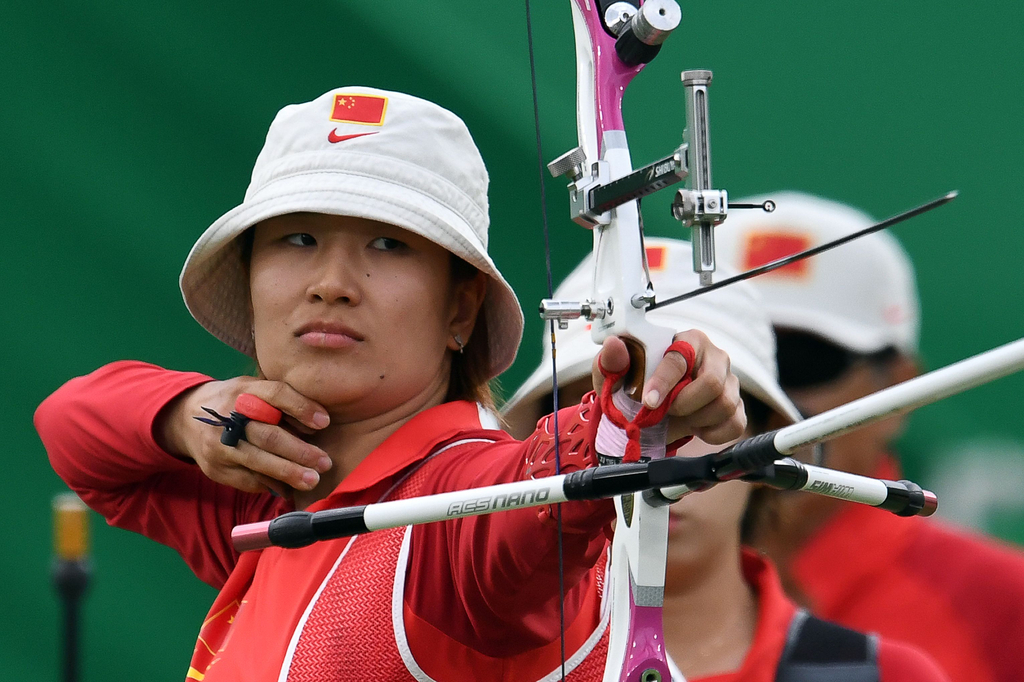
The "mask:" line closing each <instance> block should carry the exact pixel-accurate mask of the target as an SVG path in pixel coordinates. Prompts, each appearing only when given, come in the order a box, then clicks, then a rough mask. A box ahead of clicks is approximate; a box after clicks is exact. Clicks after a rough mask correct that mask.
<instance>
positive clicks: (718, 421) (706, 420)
mask: <svg viewBox="0 0 1024 682" xmlns="http://www.w3.org/2000/svg"><path fill="white" fill-rule="evenodd" d="M674 340H675V341H685V342H686V343H689V344H690V345H691V346H693V350H694V354H695V362H694V368H690V367H687V366H686V360H685V359H684V358H683V356H682V355H680V354H679V353H675V352H672V353H669V354H667V355H666V356H665V357H664V358H662V359H661V361H660V362H659V363H658V366H657V367H656V368H655V370H654V375H653V376H651V378H650V380H648V381H647V383H646V384H645V385H644V392H643V403H644V405H646V406H647V407H648V408H650V409H655V408H657V407H658V406H659V405H661V403H662V402H663V401H664V400H665V398H666V396H668V395H669V394H670V393H671V392H672V389H673V388H674V387H675V385H676V384H678V383H679V382H680V381H681V380H682V379H683V377H685V376H686V375H687V373H688V372H691V374H692V376H693V381H692V383H690V385H689V386H687V387H685V388H683V389H682V390H681V391H680V392H679V395H678V396H676V399H675V401H673V403H672V405H670V406H669V409H668V416H669V441H670V442H671V441H673V440H677V439H679V438H682V437H684V436H691V435H692V436H696V437H697V438H700V439H701V440H702V441H704V442H706V443H712V444H721V443H728V442H730V441H732V440H735V439H737V438H740V437H741V436H742V435H743V431H744V429H746V426H747V417H746V413H745V412H744V410H743V400H742V399H741V398H740V382H739V379H738V378H737V377H736V375H735V374H733V373H732V370H731V365H730V362H729V356H728V355H727V354H726V352H725V351H723V350H722V349H720V348H718V347H717V346H715V345H714V344H712V343H711V341H710V340H709V339H708V337H707V336H706V335H705V334H704V333H703V332H700V331H697V330H694V329H691V330H689V331H685V332H680V333H678V334H676V335H675V337H674ZM599 362H600V363H602V365H603V366H604V368H605V369H606V370H610V371H611V372H620V371H622V370H624V369H626V368H627V367H629V354H628V352H627V350H626V344H624V343H623V342H622V340H621V339H619V338H616V337H611V338H608V339H605V341H604V345H603V346H602V348H601V352H600V353H599V354H598V356H597V357H596V358H595V359H594V366H593V371H592V378H593V381H594V389H595V390H596V391H597V392H598V393H599V394H600V392H601V385H602V384H603V383H604V376H603V375H602V374H601V371H600V369H599V367H598V363H599Z"/></svg>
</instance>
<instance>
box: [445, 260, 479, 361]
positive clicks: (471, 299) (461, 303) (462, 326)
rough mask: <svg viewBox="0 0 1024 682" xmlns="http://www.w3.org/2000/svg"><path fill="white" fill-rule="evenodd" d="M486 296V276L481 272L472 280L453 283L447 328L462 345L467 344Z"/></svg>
mask: <svg viewBox="0 0 1024 682" xmlns="http://www.w3.org/2000/svg"><path fill="white" fill-rule="evenodd" d="M486 294H487V275H485V274H484V273H482V272H479V271H478V272H477V273H476V275H475V276H473V277H472V278H469V279H465V280H462V281H460V282H456V283H455V286H454V290H453V301H452V317H451V319H450V321H449V323H448V326H449V329H450V330H451V332H452V334H453V335H454V334H458V335H459V337H461V339H462V342H463V343H469V338H470V336H471V335H472V334H473V328H474V327H476V319H477V316H478V315H479V314H480V308H481V307H482V306H483V303H484V296H485V295H486Z"/></svg>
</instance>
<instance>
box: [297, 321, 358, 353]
mask: <svg viewBox="0 0 1024 682" xmlns="http://www.w3.org/2000/svg"><path fill="white" fill-rule="evenodd" d="M295 336H297V337H298V338H299V340H300V341H302V342H303V343H304V344H306V345H307V346H313V347H314V348H350V347H352V346H354V345H356V344H357V343H359V342H361V341H363V335H362V334H360V333H359V332H357V331H355V330H353V329H351V328H349V327H346V326H345V325H343V324H340V323H338V322H330V321H327V320H315V321H313V322H308V323H306V324H304V325H302V326H301V327H299V328H298V330H296V332H295Z"/></svg>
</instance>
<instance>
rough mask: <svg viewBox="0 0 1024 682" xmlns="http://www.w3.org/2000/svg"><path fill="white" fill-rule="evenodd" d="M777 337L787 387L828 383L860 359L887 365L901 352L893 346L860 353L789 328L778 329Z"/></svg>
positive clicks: (781, 376) (782, 382)
mask: <svg viewBox="0 0 1024 682" xmlns="http://www.w3.org/2000/svg"><path fill="white" fill-rule="evenodd" d="M775 340H776V349H777V350H776V357H777V359H778V363H779V384H780V385H781V386H782V387H783V388H785V389H791V388H808V387H812V386H818V385H821V384H827V383H830V382H832V381H835V380H836V379H838V378H840V377H841V376H843V375H844V374H846V372H847V371H849V369H850V368H851V367H853V366H854V365H856V364H858V363H861V362H865V361H866V362H868V363H870V364H873V365H884V364H886V363H888V362H889V361H891V360H892V359H893V358H894V357H895V356H896V353H897V351H896V349H895V348H893V347H892V346H889V347H886V348H883V349H882V350H879V351H875V352H873V353H857V352H854V351H851V350H847V349H845V348H840V347H839V346H836V345H835V344H833V343H830V342H828V341H826V340H825V339H822V338H821V337H819V336H814V335H813V334H808V333H806V332H798V331H791V330H786V329H776V330H775Z"/></svg>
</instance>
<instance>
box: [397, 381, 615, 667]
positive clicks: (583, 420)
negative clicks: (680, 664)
mask: <svg viewBox="0 0 1024 682" xmlns="http://www.w3.org/2000/svg"><path fill="white" fill-rule="evenodd" d="M592 396H593V394H591V395H590V397H588V398H585V399H584V404H583V405H582V406H579V407H577V406H574V407H571V408H566V409H563V410H560V411H559V424H558V433H559V439H558V443H559V458H560V460H561V469H562V473H568V472H571V471H576V470H579V469H581V468H584V467H589V466H594V465H596V463H597V462H596V455H595V454H594V452H593V442H594V432H595V430H596V426H595V427H594V428H591V424H592V423H594V422H593V420H592V419H591V418H592V417H593V416H594V414H595V412H594V408H593V405H594V403H593V398H592ZM554 442H555V440H554V435H553V419H552V418H551V417H550V416H548V417H545V418H544V419H542V420H541V421H540V422H539V423H538V428H537V430H536V431H535V433H534V434H533V435H532V436H531V437H530V438H527V439H526V440H525V441H523V442H519V441H515V440H513V439H511V438H507V439H502V440H499V441H498V442H496V443H494V444H488V445H486V446H481V445H480V444H476V445H475V446H472V447H471V446H460V447H463V448H467V449H466V450H464V451H463V452H461V453H460V452H455V451H454V450H455V449H453V451H452V452H451V455H450V458H449V456H448V453H446V455H445V461H444V462H443V463H442V462H436V463H434V465H435V466H437V465H440V467H439V468H440V469H441V470H442V473H441V476H440V479H441V480H440V483H439V485H440V489H439V490H437V491H436V492H442V491H444V490H454V489H464V488H470V487H480V486H485V485H493V484H497V483H507V482H510V481H517V480H526V479H529V478H540V477H543V476H549V475H553V474H554V473H555V467H554ZM561 508H562V522H563V523H562V528H563V547H562V549H563V562H562V565H561V566H560V565H559V560H558V527H557V524H556V521H555V518H554V515H555V512H554V510H552V509H549V508H546V507H535V508H527V509H519V510H516V511H510V512H501V513H495V514H488V515H483V516H474V517H467V518H463V519H453V520H451V521H447V522H445V523H443V524H442V523H438V524H427V525H424V526H417V527H415V528H414V535H413V537H412V548H413V551H412V554H411V559H410V565H409V571H408V577H407V583H406V593H405V596H406V604H407V607H408V608H409V609H410V611H411V612H413V613H415V616H416V618H417V623H420V624H423V625H426V626H428V627H427V628H426V629H430V630H436V631H440V632H444V633H446V634H447V637H449V638H452V639H454V640H457V641H459V642H461V643H462V644H463V645H465V646H466V647H467V648H469V649H471V650H473V651H476V652H479V653H481V654H484V655H485V656H489V657H492V658H495V659H502V660H504V661H506V663H508V662H509V661H510V660H512V659H517V657H521V656H522V655H524V654H525V653H526V652H533V654H531V655H536V654H540V653H541V652H543V651H546V645H548V644H551V643H552V642H556V641H557V639H558V637H559V633H560V622H559V608H558V594H559V592H558V590H559V575H560V574H561V575H563V576H564V581H565V587H566V599H565V606H566V612H565V618H566V624H567V626H568V627H569V628H570V629H572V625H573V624H577V627H576V630H578V634H579V635H580V636H582V637H583V638H585V637H586V636H587V635H589V634H590V633H591V632H593V628H594V627H596V625H597V622H598V620H599V617H600V612H599V606H600V591H601V586H600V584H599V583H600V577H599V569H598V568H596V567H597V566H598V564H599V563H601V564H602V567H603V561H604V558H605V556H606V548H607V537H606V534H605V531H606V529H607V528H608V527H609V526H610V524H611V522H612V520H613V519H614V517H615V511H614V506H613V504H612V502H611V501H610V500H597V501H592V502H571V503H565V504H563V505H562V506H561ZM435 548H444V549H443V550H439V549H435ZM455 605H457V606H455ZM406 625H407V627H408V626H409V625H410V623H409V622H408V621H407V623H406ZM421 629H424V628H421ZM410 634H411V635H412V634H413V633H410ZM433 648H434V649H437V648H438V647H437V645H436V644H435V645H434V647H433ZM552 652H553V654H552V656H553V658H552V660H555V661H557V654H558V652H557V650H555V649H552ZM415 653H416V654H417V660H419V657H420V656H427V657H429V656H431V652H429V651H417V652H415ZM537 663H538V664H541V667H543V665H549V664H550V665H552V666H553V664H552V663H551V661H544V662H537ZM551 669H553V668H549V669H548V671H547V672H550V670H551Z"/></svg>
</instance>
